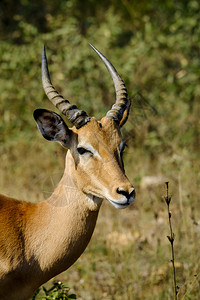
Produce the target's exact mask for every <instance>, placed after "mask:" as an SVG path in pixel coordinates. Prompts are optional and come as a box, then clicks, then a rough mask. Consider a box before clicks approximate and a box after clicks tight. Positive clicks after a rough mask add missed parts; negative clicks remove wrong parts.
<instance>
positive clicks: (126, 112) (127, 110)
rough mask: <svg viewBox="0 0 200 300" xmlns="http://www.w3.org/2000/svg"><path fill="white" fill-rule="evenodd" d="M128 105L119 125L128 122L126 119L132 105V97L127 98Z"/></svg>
mask: <svg viewBox="0 0 200 300" xmlns="http://www.w3.org/2000/svg"><path fill="white" fill-rule="evenodd" d="M126 106H127V107H126V109H125V111H124V113H123V117H122V119H121V121H120V123H119V127H122V126H123V125H124V124H125V123H126V121H127V119H128V116H129V110H130V107H131V99H130V98H127V104H126Z"/></svg>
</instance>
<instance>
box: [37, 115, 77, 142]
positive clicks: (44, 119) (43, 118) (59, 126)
mask: <svg viewBox="0 0 200 300" xmlns="http://www.w3.org/2000/svg"><path fill="white" fill-rule="evenodd" d="M33 117H34V119H35V121H36V122H37V125H38V128H39V130H40V132H41V134H42V135H43V137H44V138H45V139H47V140H48V141H56V142H59V143H61V144H62V145H63V146H64V147H67V148H69V147H70V141H71V134H72V132H71V130H70V129H69V128H68V127H67V125H66V124H65V122H64V120H63V119H62V118H61V117H60V116H59V115H58V114H56V113H55V112H52V111H49V110H46V109H36V110H35V111H34V113H33Z"/></svg>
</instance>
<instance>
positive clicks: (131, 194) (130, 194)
mask: <svg viewBox="0 0 200 300" xmlns="http://www.w3.org/2000/svg"><path fill="white" fill-rule="evenodd" d="M117 193H118V194H121V195H124V196H125V197H126V198H127V199H128V200H129V199H130V198H131V197H133V198H134V197H135V189H134V188H131V189H130V190H129V191H126V190H124V189H123V188H117Z"/></svg>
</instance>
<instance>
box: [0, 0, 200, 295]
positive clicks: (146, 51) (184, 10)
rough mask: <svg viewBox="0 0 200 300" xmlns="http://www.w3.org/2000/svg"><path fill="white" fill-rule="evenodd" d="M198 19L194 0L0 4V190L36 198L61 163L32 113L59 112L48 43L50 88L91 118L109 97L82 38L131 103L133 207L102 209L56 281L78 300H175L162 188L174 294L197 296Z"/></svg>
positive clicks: (102, 72)
mask: <svg viewBox="0 0 200 300" xmlns="http://www.w3.org/2000/svg"><path fill="white" fill-rule="evenodd" d="M199 12H200V4H199V1H197V0H187V1H186V0H177V1H172V0H164V1H158V0H157V1H153V0H148V1H147V0H143V1H136V0H117V1H114V0H112V1H104V0H103V1H94V0H89V1H84V0H82V1H80V0H76V1H72V0H68V1H66V0H65V1H64V0H59V1H53V0H48V1H47V0H40V1H38V0H36V1H32V3H30V2H29V1H27V0H19V1H17V2H16V1H13V0H2V1H1V2H0V36H1V43H0V76H1V78H0V95H1V101H0V116H1V118H0V145H1V147H0V156H1V168H0V188H1V192H2V193H5V194H7V195H10V196H14V197H16V198H22V199H26V200H30V201H41V200H42V199H44V198H46V197H48V196H49V195H50V193H51V192H52V191H53V189H54V187H55V185H56V183H57V182H58V180H59V178H60V177H61V175H62V171H63V168H64V155H65V152H64V150H63V149H62V148H61V147H60V146H59V145H57V144H54V143H48V142H47V141H45V140H44V139H42V138H41V136H40V134H39V133H38V131H37V128H36V124H35V122H34V120H33V117H32V113H33V111H34V109H36V108H39V107H42V108H48V109H52V110H55V109H54V107H52V105H51V104H50V103H49V101H48V100H47V98H46V96H45V95H44V92H43V89H42V84H41V74H40V72H41V71H40V62H41V52H42V46H43V44H44V43H45V45H46V48H47V56H48V61H49V65H50V72H51V77H52V81H53V82H54V85H55V86H56V88H57V89H58V90H59V91H60V92H61V93H62V94H63V95H64V96H65V97H66V98H67V99H69V100H70V101H71V102H74V103H76V104H77V106H79V107H82V108H83V109H84V110H86V111H87V112H88V114H89V115H94V116H96V117H97V118H101V117H102V116H103V115H104V114H105V112H106V111H107V110H108V109H109V108H110V106H111V105H112V103H113V101H114V97H115V96H114V89H113V85H112V80H111V79H110V76H109V74H108V72H107V70H106V69H105V66H104V65H103V64H102V62H101V61H100V60H99V58H98V57H97V56H96V54H95V53H94V52H93V51H92V49H91V48H90V47H89V46H88V43H89V42H90V43H92V44H94V46H95V47H97V49H99V50H100V51H102V52H103V53H104V54H105V55H106V56H107V58H108V59H110V60H111V62H112V63H113V64H114V65H115V67H116V68H117V70H118V72H119V74H121V76H122V78H123V80H124V81H125V83H126V86H127V88H128V91H129V96H131V97H132V109H131V112H130V117H129V120H128V122H127V124H126V125H125V127H124V129H123V135H124V137H125V139H126V140H127V143H128V145H129V147H128V149H127V150H126V153H125V155H124V158H125V166H126V171H127V175H128V177H129V178H130V179H131V180H132V182H133V184H134V185H135V188H136V193H137V200H136V202H135V204H134V205H132V207H131V208H130V209H127V210H123V211H116V210H115V209H114V208H113V207H111V206H110V205H109V204H108V203H104V204H103V207H102V209H101V212H100V216H99V219H98V223H97V227H96V230H95V233H94V236H93V238H92V241H91V243H90V245H89V246H88V248H87V250H86V251H85V253H84V254H83V255H82V256H81V258H80V259H79V260H78V261H77V262H76V263H75V265H74V266H72V267H71V268H70V269H69V270H68V271H66V272H64V273H63V274H61V275H60V276H58V279H59V280H61V281H62V282H65V283H67V284H68V285H69V286H71V287H72V288H73V292H74V293H76V294H77V295H78V297H79V298H78V299H83V300H85V299H87V300H90V299H91V300H100V299H105V300H110V299H115V300H121V299H130V300H132V299H134V300H137V299H143V300H144V299H147V300H151V299H152V300H156V299H172V298H173V279H172V272H171V265H170V255H169V253H170V252H169V242H168V240H167V238H166V236H167V234H168V228H167V226H166V225H167V218H168V215H167V213H166V210H165V204H164V201H162V200H161V199H162V197H163V195H164V193H165V191H164V182H165V181H169V182H170V190H171V192H172V194H173V203H171V204H170V206H171V209H172V211H173V230H174V233H175V236H176V247H175V257H176V265H175V267H176V276H177V282H178V285H179V288H180V289H179V295H178V297H179V299H184V300H188V299H192V300H197V299H199V289H200V288H199V285H200V278H199V269H200V263H199V262H200V251H199V248H200V237H199V233H200V214H199V212H200V201H199V187H200V165H199V161H200V118H199V116H200V105H199V101H200V85H199V79H200V67H199V36H200V13H199ZM38 154H39V155H38ZM48 284H49V285H50V286H52V282H50V283H48Z"/></svg>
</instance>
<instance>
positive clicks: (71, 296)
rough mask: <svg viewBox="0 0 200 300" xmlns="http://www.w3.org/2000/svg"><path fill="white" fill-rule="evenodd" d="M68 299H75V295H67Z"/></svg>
mask: <svg viewBox="0 0 200 300" xmlns="http://www.w3.org/2000/svg"><path fill="white" fill-rule="evenodd" d="M68 298H70V299H77V298H76V295H75V294H71V295H69V296H68Z"/></svg>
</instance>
